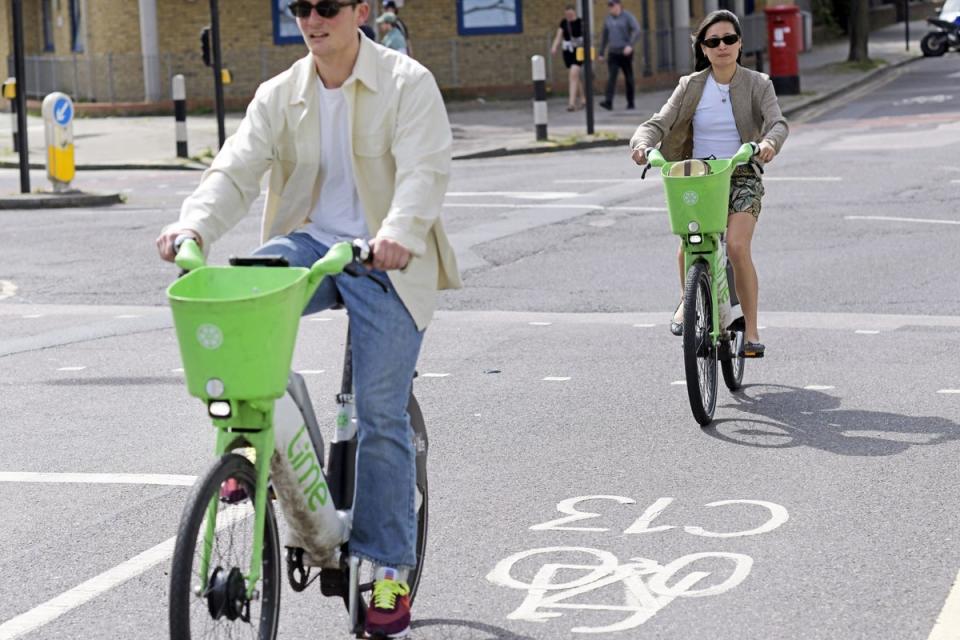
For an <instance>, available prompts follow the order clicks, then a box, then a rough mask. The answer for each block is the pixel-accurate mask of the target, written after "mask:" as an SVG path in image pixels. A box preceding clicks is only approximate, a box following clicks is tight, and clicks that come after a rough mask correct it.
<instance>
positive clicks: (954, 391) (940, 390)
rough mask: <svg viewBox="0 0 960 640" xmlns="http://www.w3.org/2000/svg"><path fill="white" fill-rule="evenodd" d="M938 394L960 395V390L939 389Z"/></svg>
mask: <svg viewBox="0 0 960 640" xmlns="http://www.w3.org/2000/svg"><path fill="white" fill-rule="evenodd" d="M937 393H960V389H938V390H937Z"/></svg>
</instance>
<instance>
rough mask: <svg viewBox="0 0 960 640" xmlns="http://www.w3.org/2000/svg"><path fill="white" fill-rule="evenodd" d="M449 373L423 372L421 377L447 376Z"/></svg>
mask: <svg viewBox="0 0 960 640" xmlns="http://www.w3.org/2000/svg"><path fill="white" fill-rule="evenodd" d="M449 375H450V374H449V373H421V374H420V377H421V378H446V377H447V376H449Z"/></svg>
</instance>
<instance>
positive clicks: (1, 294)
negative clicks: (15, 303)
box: [0, 280, 17, 300]
mask: <svg viewBox="0 0 960 640" xmlns="http://www.w3.org/2000/svg"><path fill="white" fill-rule="evenodd" d="M15 295H17V285H15V284H13V283H12V282H10V281H9V280H0V300H4V299H6V298H12V297H13V296H15Z"/></svg>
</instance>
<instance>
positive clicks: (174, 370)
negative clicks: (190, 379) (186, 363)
mask: <svg viewBox="0 0 960 640" xmlns="http://www.w3.org/2000/svg"><path fill="white" fill-rule="evenodd" d="M170 373H183V367H177V368H176V369H170Z"/></svg>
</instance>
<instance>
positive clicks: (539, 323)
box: [527, 322, 553, 327]
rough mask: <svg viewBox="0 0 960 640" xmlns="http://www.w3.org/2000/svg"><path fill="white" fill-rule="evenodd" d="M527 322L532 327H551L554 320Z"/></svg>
mask: <svg viewBox="0 0 960 640" xmlns="http://www.w3.org/2000/svg"><path fill="white" fill-rule="evenodd" d="M527 324H529V325H530V326H532V327H549V326H550V325H552V324H553V323H552V322H528V323H527Z"/></svg>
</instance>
